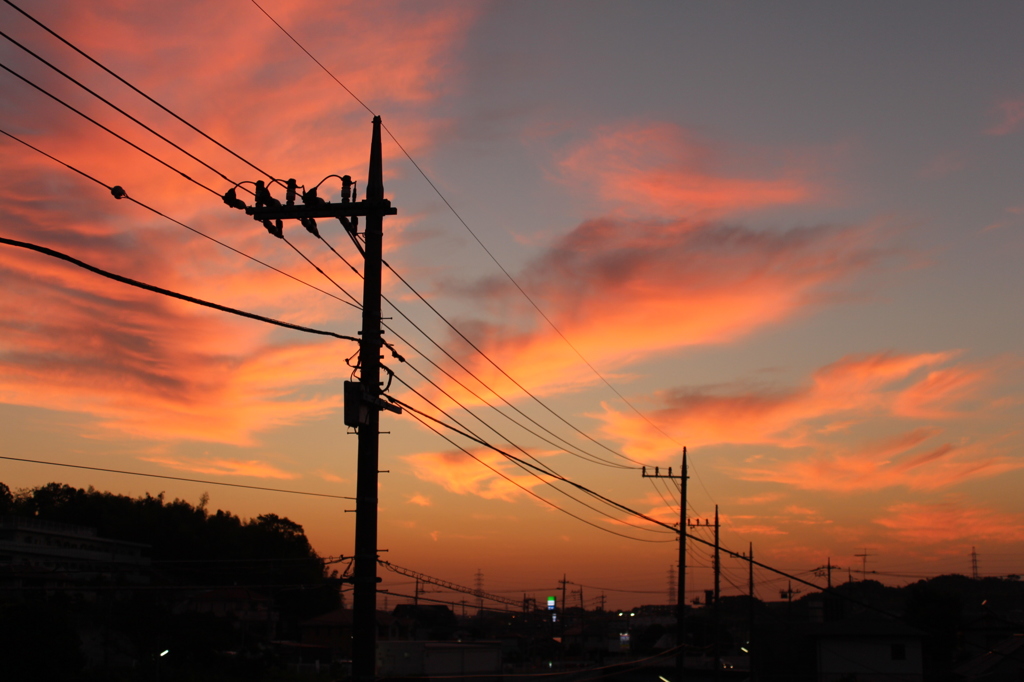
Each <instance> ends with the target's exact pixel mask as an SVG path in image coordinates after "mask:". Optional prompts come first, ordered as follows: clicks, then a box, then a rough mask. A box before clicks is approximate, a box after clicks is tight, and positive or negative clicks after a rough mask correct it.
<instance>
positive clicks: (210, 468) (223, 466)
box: [141, 457, 299, 480]
mask: <svg viewBox="0 0 1024 682" xmlns="http://www.w3.org/2000/svg"><path fill="white" fill-rule="evenodd" d="M141 459H142V460H143V461H146V462H152V463H154V464H162V465H163V466H166V467H168V468H171V469H176V470H178V471H189V472H193V473H197V474H212V475H215V476H246V477H250V478H276V479H283V480H291V479H295V478H298V477H299V475H298V474H295V473H291V472H288V471H284V470H282V469H279V468H277V467H275V466H273V465H272V464H268V463H266V462H260V461H258V460H236V459H212V460H211V459H203V460H196V459H172V458H168V457H142V458H141Z"/></svg>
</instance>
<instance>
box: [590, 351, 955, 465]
mask: <svg viewBox="0 0 1024 682" xmlns="http://www.w3.org/2000/svg"><path fill="white" fill-rule="evenodd" d="M954 355H955V354H954V353H923V354H917V355H894V354H888V353H879V354H875V355H866V356H849V357H846V358H843V359H842V360H839V361H838V362H835V363H833V364H831V365H828V366H826V367H823V368H821V369H820V370H818V371H817V372H815V373H814V375H813V376H812V377H811V381H810V382H809V383H808V384H807V385H805V386H803V387H801V388H796V389H777V390H761V391H740V392H736V393H733V394H721V393H720V392H719V393H711V392H701V391H683V390H679V391H674V392H669V393H666V394H665V395H663V396H662V399H663V402H664V403H665V407H662V408H661V409H658V410H655V411H653V412H651V417H652V418H653V419H654V421H655V422H657V423H659V424H665V425H668V424H671V425H672V426H671V431H672V432H674V433H677V434H680V436H683V434H685V438H686V441H687V443H688V445H690V447H695V448H696V447H701V446H705V445H711V444H716V443H750V444H758V443H772V444H776V445H781V446H785V447H798V446H802V445H806V444H808V443H810V442H813V439H814V438H815V437H817V435H818V434H821V433H825V434H828V433H830V432H832V431H833V429H832V428H830V427H831V426H832V425H833V423H834V422H835V421H841V422H844V423H846V422H848V421H849V420H850V418H851V417H853V418H854V421H859V420H861V419H863V418H864V417H865V416H867V415H871V414H879V413H886V412H888V411H890V410H891V405H892V403H893V401H894V397H893V392H894V390H896V389H898V388H899V386H898V385H897V384H899V382H902V381H904V380H906V379H907V378H908V377H910V376H911V375H912V374H913V373H914V372H916V371H918V370H920V369H922V368H924V367H928V366H930V365H937V364H941V363H944V362H948V361H949V360H950V359H952V358H953V357H954ZM897 395H898V394H897ZM603 407H604V413H603V414H600V415H597V416H599V417H600V418H601V419H602V421H603V422H604V426H603V427H602V432H603V433H604V434H605V435H606V436H607V437H609V438H613V439H615V440H617V441H621V442H624V443H625V445H624V447H623V450H624V451H625V452H626V454H628V455H631V456H639V455H640V454H641V452H643V453H645V454H646V456H647V457H648V458H651V457H654V458H656V459H665V458H668V457H674V456H675V451H676V450H678V446H676V445H675V444H674V443H672V442H671V441H668V440H667V439H665V438H664V436H661V435H660V434H657V433H656V432H653V430H652V429H651V428H650V426H649V425H648V424H647V423H646V422H645V421H644V420H642V419H641V418H639V417H638V416H637V415H636V414H635V413H631V412H620V411H618V410H616V409H614V408H612V407H611V406H609V405H604V406H603ZM819 420H820V422H821V426H819V425H818V421H819ZM648 461H649V460H648Z"/></svg>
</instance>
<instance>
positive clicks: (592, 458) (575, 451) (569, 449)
mask: <svg viewBox="0 0 1024 682" xmlns="http://www.w3.org/2000/svg"><path fill="white" fill-rule="evenodd" d="M316 236H317V237H318V238H319V239H320V241H322V242H323V243H324V244H325V245H326V246H327V248H328V249H330V250H331V252H332V253H333V254H334V255H335V256H337V257H338V258H340V259H341V261H342V262H343V263H345V265H347V266H348V267H349V269H351V270H352V271H353V272H355V273H356V274H357V275H358V276H359V277H360V278H361V277H362V276H363V275H362V273H360V272H359V270H358V269H356V268H355V267H354V266H353V265H352V264H351V263H350V262H349V261H348V260H347V259H346V258H345V257H344V256H342V255H341V254H340V253H338V251H337V250H336V249H335V248H334V247H333V246H331V244H330V243H329V242H328V241H327V240H326V239H324V238H323V236H321V235H319V234H317V235H316ZM350 236H351V237H352V240H353V242H354V243H355V245H356V247H357V248H359V243H358V241H356V239H355V236H354V235H351V234H350ZM292 248H295V247H294V246H293V247H292ZM303 257H305V256H303ZM307 260H308V259H307ZM382 263H383V264H384V265H385V266H386V267H387V268H388V269H389V270H390V271H391V272H392V273H393V274H394V275H395V276H396V277H398V278H399V279H400V280H401V281H402V282H403V283H404V284H405V285H406V287H408V288H409V290H410V291H411V292H412V293H413V294H415V295H416V296H417V297H419V298H420V299H421V300H423V302H424V303H426V304H427V306H429V307H430V308H431V310H433V311H434V312H435V313H436V314H437V315H438V316H439V317H440V318H441V319H442V320H444V322H445V323H446V324H448V325H449V326H450V327H452V329H455V327H454V325H452V323H451V322H449V321H448V320H447V319H446V318H445V317H444V316H443V315H442V314H441V313H440V312H439V311H437V310H436V309H435V308H434V307H433V306H432V305H430V303H429V302H427V301H426V300H425V299H424V298H423V296H422V295H420V293H419V292H418V291H416V290H415V289H414V288H413V287H412V285H411V284H409V283H408V282H407V281H406V280H405V278H403V277H402V276H401V275H400V274H399V273H398V272H397V271H395V270H394V268H392V267H391V266H390V265H389V264H388V263H387V261H382ZM311 264H312V263H311ZM314 267H316V265H314ZM317 270H319V268H317ZM328 279H329V278H328ZM332 281H333V280H332ZM381 298H382V299H384V301H385V302H386V303H387V304H388V305H390V306H391V308H392V309H393V310H394V311H395V312H396V313H397V314H398V315H400V316H401V317H402V318H403V319H405V321H406V322H408V323H409V324H410V325H412V327H413V328H414V329H416V331H418V332H419V333H420V334H421V335H423V337H424V338H426V339H427V340H428V341H429V342H430V343H431V344H433V345H434V347H435V348H437V349H438V350H440V351H441V352H442V353H443V354H444V355H445V356H446V357H448V359H449V360H451V361H452V362H453V363H455V364H456V365H457V366H458V367H459V368H460V369H462V370H463V371H464V372H466V374H468V375H469V376H471V377H473V379H475V380H476V381H477V382H478V383H479V384H480V385H481V386H483V387H484V388H485V389H487V390H488V391H490V392H491V393H492V394H494V396H495V397H497V398H498V399H499V400H501V401H502V402H503V403H505V405H507V406H508V407H509V408H511V409H512V410H514V411H515V412H516V413H517V414H519V415H520V416H522V417H523V418H524V419H526V420H527V421H529V422H531V423H532V424H534V425H535V426H537V427H538V428H539V429H541V430H542V431H544V432H546V433H547V434H549V435H550V436H551V437H552V438H555V439H556V440H558V441H560V442H561V443H562V445H558V444H556V443H553V442H552V441H550V440H548V439H547V438H545V437H544V436H541V435H540V434H538V433H537V432H536V431H533V430H532V429H530V428H529V427H527V426H525V425H524V424H522V423H520V422H519V421H517V420H516V419H514V418H513V417H511V416H509V415H508V414H507V413H506V412H504V411H503V410H501V409H500V408H498V407H497V406H495V405H494V404H492V403H491V402H490V401H489V400H487V399H486V398H484V397H483V396H481V395H479V394H478V393H477V392H476V391H474V390H472V389H470V388H469V387H468V386H466V385H465V384H464V383H462V382H461V381H459V380H458V379H456V378H455V377H454V376H452V374H451V373H449V372H447V371H446V370H444V369H443V368H442V367H441V366H440V365H438V364H437V363H436V362H434V361H433V360H431V359H430V358H429V357H428V356H427V355H426V354H425V353H423V352H422V351H420V350H419V349H417V348H416V347H415V346H414V345H413V344H412V343H411V342H410V341H408V340H407V339H405V338H404V337H402V336H401V335H400V334H398V333H397V332H396V331H395V330H394V328H393V327H391V326H390V325H387V324H384V327H385V328H386V329H387V330H388V331H390V332H392V333H393V334H395V336H397V337H398V338H399V339H401V340H402V341H403V342H404V343H405V344H406V345H408V346H409V347H410V348H412V349H413V350H414V351H415V352H416V353H418V354H419V355H420V356H421V357H422V358H424V359H425V360H426V361H427V362H429V363H430V364H431V365H432V366H433V367H434V368H435V369H437V370H438V371H440V372H441V373H443V374H444V375H445V376H446V377H448V378H449V379H451V380H452V381H454V382H455V383H457V384H458V385H459V386H460V387H461V388H462V389H463V390H465V391H467V392H468V393H469V394H470V395H472V396H473V397H474V398H476V399H477V400H479V401H480V402H481V403H483V404H484V405H486V406H487V407H489V408H491V409H492V410H494V411H496V412H497V413H498V414H500V415H501V416H503V417H505V418H506V419H508V420H509V421H511V422H512V423H513V424H515V425H516V426H518V427H519V428H521V429H523V430H524V431H526V432H528V433H530V434H531V435H533V436H534V437H536V438H540V439H541V440H543V441H544V442H546V443H548V444H549V445H551V446H552V447H555V448H557V449H559V450H562V451H563V452H565V453H566V454H569V455H572V456H574V457H580V458H581V459H584V460H586V461H589V462H591V463H594V464H600V465H602V466H608V467H613V468H619V469H635V468H636V467H630V466H624V465H621V464H616V463H614V462H610V461H608V460H605V459H601V458H600V457H597V456H596V455H593V454H591V453H588V452H586V451H585V450H583V449H581V448H577V447H576V446H574V445H573V444H571V443H569V442H568V441H567V440H565V439H564V438H562V437H560V436H559V435H557V434H556V433H554V432H553V431H551V430H550V429H548V428H547V427H545V426H544V425H543V424H541V423H539V422H538V421H536V420H535V419H533V418H532V417H530V416H529V415H528V414H526V413H525V412H523V411H522V410H520V409H519V408H518V407H516V406H515V405H513V404H512V403H511V402H510V401H509V400H508V399H506V398H505V397H504V396H502V395H501V394H500V393H498V392H497V391H496V390H495V389H494V388H492V387H491V386H489V385H488V384H487V383H486V382H485V381H484V380H483V379H481V378H480V377H479V376H477V375H476V374H475V373H474V372H473V371H472V370H470V369H469V368H468V367H466V366H465V365H464V364H462V363H461V362H460V361H459V360H458V359H457V358H456V357H455V356H454V355H452V354H451V353H449V352H448V351H447V350H446V349H445V348H444V347H443V346H442V345H441V344H439V343H438V342H437V341H435V340H434V339H433V337H431V336H430V335H429V334H428V333H427V332H426V331H425V330H424V329H423V328H422V327H420V326H419V325H418V324H416V322H414V321H413V320H412V318H410V317H409V316H408V315H407V314H406V313H405V312H404V311H403V310H402V309H401V308H399V307H398V306H397V305H396V304H395V303H394V302H393V301H392V300H391V299H389V298H388V297H387V296H386V295H383V294H382V295H381ZM455 331H456V332H457V333H459V334H460V335H461V332H459V331H458V330H457V329H455ZM478 352H480V351H478ZM481 355H483V353H482V352H481ZM484 357H486V355H484ZM488 359H489V358H488ZM492 364H493V363H492ZM414 370H415V371H416V373H417V374H419V375H420V376H421V377H423V378H424V379H425V380H426V381H428V382H430V383H431V384H432V385H433V386H434V387H435V388H437V389H438V390H442V392H444V391H443V389H441V387H440V386H438V385H437V384H436V383H434V382H433V381H431V380H430V379H429V378H428V377H427V376H426V375H424V374H423V373H422V372H420V371H419V370H418V369H415V368H414ZM445 395H447V396H448V397H449V398H450V399H452V400H453V401H454V402H456V403H457V404H458V405H459V407H461V408H462V409H463V410H465V411H466V412H468V413H470V414H471V415H472V416H473V417H474V418H475V419H477V420H478V421H480V422H481V424H483V425H484V426H486V427H487V428H489V429H491V430H492V431H495V430H494V428H493V427H491V426H490V425H489V424H488V423H486V422H485V421H483V420H482V419H481V418H480V417H479V416H478V415H476V414H474V413H473V412H472V411H471V410H469V409H468V408H467V407H465V406H464V405H462V404H461V403H459V402H458V401H456V400H455V399H454V398H452V396H451V395H449V394H447V392H445ZM563 421H565V420H563ZM495 433H497V431H495ZM613 452H614V451H613ZM616 454H617V453H616Z"/></svg>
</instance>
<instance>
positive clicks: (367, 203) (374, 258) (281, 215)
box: [223, 116, 401, 682]
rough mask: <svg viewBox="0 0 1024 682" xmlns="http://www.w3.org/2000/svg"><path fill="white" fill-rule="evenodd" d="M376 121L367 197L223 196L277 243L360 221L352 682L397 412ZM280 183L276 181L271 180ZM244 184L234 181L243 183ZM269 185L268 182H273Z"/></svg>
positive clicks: (349, 410)
mask: <svg viewBox="0 0 1024 682" xmlns="http://www.w3.org/2000/svg"><path fill="white" fill-rule="evenodd" d="M380 130H381V121H380V116H374V117H373V136H372V138H371V141H370V164H369V169H368V177H367V181H366V193H365V197H364V199H363V200H362V201H356V200H355V191H354V183H353V182H352V179H351V178H350V177H348V176H345V177H343V178H342V179H341V180H342V188H341V202H338V203H335V202H330V201H325V200H324V199H321V198H319V197H318V196H317V193H316V189H317V187H319V185H317V186H316V187H313V188H312V189H310V190H305V188H303V192H302V204H301V205H296V204H295V199H296V198H297V196H298V189H299V185H298V183H297V182H296V181H295V180H294V179H291V180H288V182H287V185H286V187H287V198H286V202H285V204H282V203H281V202H280V201H279V200H277V199H275V198H274V197H273V196H271V194H270V190H269V189H268V188H267V186H266V185H265V183H264V182H263V181H262V180H260V181H258V182H256V183H254V184H255V185H256V191H255V205H254V206H246V205H245V203H244V202H243V201H241V200H240V199H238V198H237V196H236V189H237V187H238V185H236V186H235V187H232V188H231V189H230V190H228V192H227V193H226V194H224V197H223V199H224V203H226V204H228V205H229V206H231V207H232V208H238V209H244V210H245V212H246V213H247V214H248V215H251V216H252V217H253V219H254V220H256V221H258V222H261V223H263V226H264V227H266V228H267V231H268V232H270V234H272V235H274V236H275V237H278V238H283V230H284V225H283V221H284V220H298V221H299V222H300V223H301V224H302V226H303V227H305V228H306V230H307V231H309V232H310V233H312V234H313V235H315V236H317V237H319V236H320V233H319V232H318V231H317V226H316V219H317V218H337V219H338V220H339V221H341V223H342V225H344V227H345V229H346V231H348V232H349V234H351V235H352V236H353V238H354V237H355V235H356V232H357V230H358V217H359V216H363V217H365V218H366V226H365V228H364V234H363V236H364V240H365V243H364V244H363V246H362V247H361V250H362V252H363V257H364V265H363V318H362V324H363V328H362V331H361V332H360V333H361V335H362V338H361V339H360V342H359V381H358V382H346V383H345V425H346V426H350V427H353V428H355V429H356V432H357V433H358V438H359V443H358V460H357V464H356V472H357V479H356V534H355V535H356V537H355V557H354V558H355V561H354V566H353V574H352V577H351V578H350V579H349V581H350V582H351V583H352V586H353V588H352V631H353V634H352V652H353V653H352V677H353V679H354V681H355V682H373V680H374V678H375V675H376V669H375V668H376V657H377V652H376V649H377V583H378V582H380V580H379V578H378V577H377V475H378V473H379V470H378V467H379V435H380V411H381V410H382V409H383V410H388V411H391V412H396V413H397V412H401V409H399V408H398V407H396V406H394V405H392V404H391V403H389V402H387V401H385V400H382V399H381V383H380V371H381V364H380V360H381V352H380V351H381V348H382V346H383V338H382V336H381V334H382V329H381V314H380V301H381V264H382V255H383V240H384V227H383V226H384V216H386V215H395V214H397V213H398V211H397V209H395V208H393V207H392V206H391V202H390V201H388V200H387V199H385V198H384V173H383V160H382V153H381V134H380ZM274 182H278V183H281V181H276V180H275V181H274ZM241 184H243V183H239V185H241ZM272 184H273V183H272ZM281 184H284V183H281Z"/></svg>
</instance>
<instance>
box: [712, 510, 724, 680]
mask: <svg viewBox="0 0 1024 682" xmlns="http://www.w3.org/2000/svg"><path fill="white" fill-rule="evenodd" d="M719 528H720V525H719V522H718V505H717V504H716V505H715V606H714V611H712V613H713V614H714V624H715V635H714V636H715V673H714V679H716V680H717V679H718V678H719V674H720V671H721V669H722V647H721V646H720V645H719V642H718V635H719V632H720V630H721V620H722V614H721V609H719V607H718V600H719V597H721V596H722V555H721V552H720V551H719V538H718V531H719Z"/></svg>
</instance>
